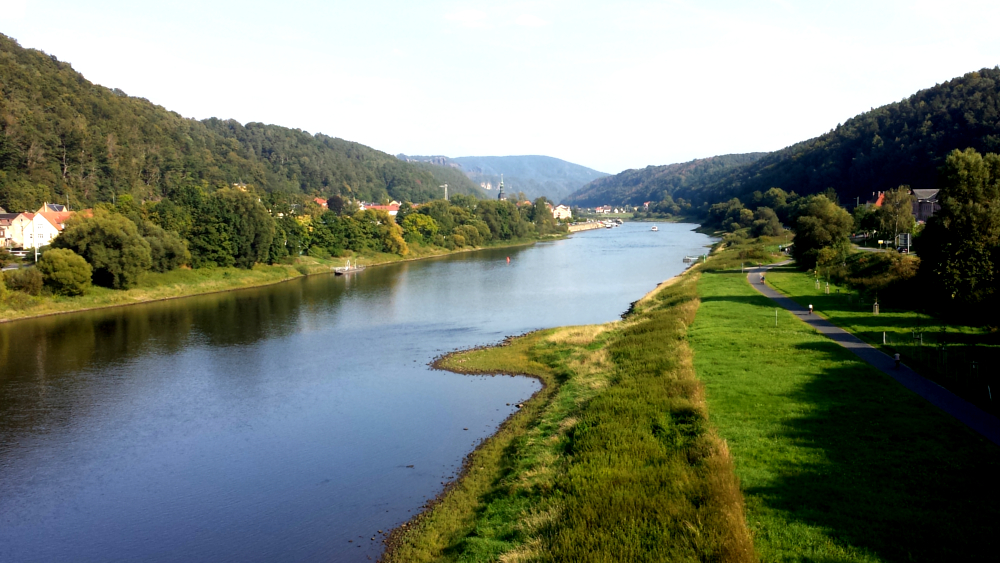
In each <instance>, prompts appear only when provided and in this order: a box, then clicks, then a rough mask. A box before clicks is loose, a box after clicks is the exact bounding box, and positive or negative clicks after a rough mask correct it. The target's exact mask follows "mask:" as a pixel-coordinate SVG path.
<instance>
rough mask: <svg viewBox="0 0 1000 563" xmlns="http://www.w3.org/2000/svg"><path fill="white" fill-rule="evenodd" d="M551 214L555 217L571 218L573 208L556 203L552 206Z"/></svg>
mask: <svg viewBox="0 0 1000 563" xmlns="http://www.w3.org/2000/svg"><path fill="white" fill-rule="evenodd" d="M552 216H553V217H555V218H556V219H572V218H573V210H572V209H570V208H569V207H568V206H565V205H557V206H556V207H553V208H552Z"/></svg>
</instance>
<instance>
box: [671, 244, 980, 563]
mask: <svg viewBox="0 0 1000 563" xmlns="http://www.w3.org/2000/svg"><path fill="white" fill-rule="evenodd" d="M730 262H732V260H730ZM711 265H712V262H711V261H709V266H711ZM781 278H782V276H781V275H780V274H769V275H768V281H769V282H771V281H775V284H776V285H777V286H779V287H781V286H782V284H784V286H785V287H788V284H789V280H790V276H788V275H786V276H784V279H783V280H782V279H781ZM698 291H699V297H700V299H701V307H700V309H699V310H698V314H697V317H696V318H695V321H694V323H693V324H692V325H691V327H690V330H689V340H690V343H691V346H692V347H693V349H694V366H695V369H696V371H697V374H698V378H699V379H700V380H701V381H702V382H703V383H704V385H705V388H706V393H707V403H708V409H709V413H710V416H709V420H710V422H711V423H712V425H713V426H715V427H716V428H717V429H718V432H719V434H720V436H721V437H722V438H724V439H725V440H726V441H727V442H728V445H729V450H730V452H731V453H732V456H733V459H734V461H735V465H736V473H737V476H738V477H739V479H740V481H741V485H742V490H743V493H744V498H745V502H746V518H747V523H748V525H749V527H750V529H751V531H752V534H753V541H754V545H755V548H756V551H757V554H758V556H759V557H760V559H761V560H762V561H831V562H832V561H987V560H994V559H995V558H996V553H997V549H998V547H1000V542H998V540H997V534H996V524H997V523H998V522H1000V492H998V490H997V487H996V476H997V475H998V474H1000V448H997V447H996V446H995V445H993V444H991V443H988V442H986V441H985V440H983V439H982V438H980V437H979V436H978V435H976V434H973V433H972V432H971V431H969V430H967V429H966V428H965V427H963V426H961V425H960V424H958V423H957V422H955V421H953V420H952V419H950V418H949V417H947V416H946V415H944V414H942V413H941V412H940V411H937V410H936V409H935V408H933V407H931V406H929V405H928V404H927V403H926V402H924V401H923V400H921V399H919V398H918V397H916V396H915V395H913V394H912V393H910V392H908V391H906V390H905V389H904V388H903V387H901V386H900V385H898V384H897V383H895V382H894V381H893V380H892V379H891V378H889V377H888V376H885V375H884V374H882V373H880V372H878V371H876V370H874V369H873V368H870V367H869V366H867V365H866V364H862V363H861V362H860V361H859V360H857V359H856V357H855V356H854V355H853V354H851V353H850V352H848V351H846V350H844V349H843V348H841V347H839V346H838V345H836V344H834V343H833V342H832V341H830V340H828V339H826V338H824V337H822V336H820V335H818V334H817V333H816V332H814V331H813V330H812V329H810V328H809V327H807V326H806V325H805V324H804V323H801V322H800V321H798V320H797V319H795V318H794V317H792V316H791V315H790V314H789V313H786V312H785V311H780V312H779V314H778V326H777V327H776V326H775V307H774V304H773V303H772V302H771V301H770V300H768V299H766V298H765V297H763V296H761V295H759V294H758V293H757V292H756V291H754V290H753V289H752V288H751V287H750V286H749V285H748V284H747V283H746V279H745V276H744V275H743V274H741V273H740V272H739V269H738V266H737V267H736V269H735V270H729V271H725V270H721V271H715V272H712V271H707V272H706V273H704V274H703V275H702V277H701V281H700V282H699V285H698ZM814 305H817V306H818V307H819V308H820V309H821V310H822V307H823V305H822V304H818V302H814ZM879 330H880V329H879Z"/></svg>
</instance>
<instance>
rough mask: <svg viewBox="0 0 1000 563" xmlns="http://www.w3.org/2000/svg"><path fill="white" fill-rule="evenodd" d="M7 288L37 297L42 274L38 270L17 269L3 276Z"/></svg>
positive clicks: (40, 289)
mask: <svg viewBox="0 0 1000 563" xmlns="http://www.w3.org/2000/svg"><path fill="white" fill-rule="evenodd" d="M3 277H4V282H5V283H6V284H7V287H8V288H10V289H13V290H15V291H21V292H24V293H27V294H28V295H38V294H39V293H41V291H42V273H41V272H39V271H38V268H31V267H29V268H18V269H16V270H8V271H6V272H4V274H3Z"/></svg>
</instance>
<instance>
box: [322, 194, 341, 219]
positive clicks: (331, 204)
mask: <svg viewBox="0 0 1000 563" xmlns="http://www.w3.org/2000/svg"><path fill="white" fill-rule="evenodd" d="M345 205H346V202H345V201H344V198H342V197H340V196H339V195H334V196H332V197H330V199H328V200H326V207H327V209H329V210H330V211H333V212H334V213H336V214H337V215H340V214H341V213H343V212H344V206H345Z"/></svg>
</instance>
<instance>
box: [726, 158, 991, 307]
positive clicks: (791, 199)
mask: <svg viewBox="0 0 1000 563" xmlns="http://www.w3.org/2000/svg"><path fill="white" fill-rule="evenodd" d="M938 175H939V180H938V182H939V183H938V185H940V186H941V189H940V192H939V193H938V202H939V204H940V210H938V211H937V212H936V213H935V214H934V215H933V216H932V217H930V218H929V219H928V220H927V222H926V225H918V224H916V221H915V219H914V217H913V214H912V206H913V203H914V202H915V198H914V196H912V195H911V190H910V187H909V186H905V185H904V186H898V187H897V188H895V189H892V190H888V191H886V192H884V194H883V199H882V203H881V205H880V206H878V207H876V206H874V205H871V204H866V205H861V206H854V209H853V213H849V212H848V211H847V209H845V208H844V207H842V206H841V205H840V204H839V201H838V196H837V193H836V192H835V191H834V190H827V191H825V192H824V193H821V194H814V195H809V196H799V195H797V194H795V193H794V192H791V193H788V192H785V191H784V190H782V189H780V188H771V189H769V190H767V191H766V192H763V193H761V192H755V193H754V194H753V195H752V196H751V198H750V201H749V202H747V204H744V203H743V202H741V201H740V200H739V198H730V199H729V200H727V201H724V202H720V203H716V204H713V205H711V206H710V207H709V212H708V219H707V224H709V225H712V226H715V227H717V228H721V229H725V230H727V231H729V232H730V233H731V235H730V236H731V237H736V238H740V237H746V236H761V235H766V236H776V235H779V234H780V233H781V232H782V224H784V225H788V226H789V227H790V228H791V229H792V230H793V231H794V233H795V238H794V243H793V244H792V245H791V254H792V256H793V257H794V258H795V259H796V262H797V264H798V265H799V266H800V267H802V268H807V269H816V271H817V273H822V275H824V276H830V277H831V278H833V279H835V280H837V281H840V282H844V283H847V284H848V285H851V286H853V287H855V288H857V289H859V290H862V291H865V292H868V293H870V294H871V295H872V296H877V298H878V299H879V300H880V301H882V302H884V303H888V304H892V305H895V306H900V307H905V308H921V309H929V310H930V311H931V312H934V313H936V314H940V315H944V316H947V317H951V318H957V319H960V320H963V321H965V322H971V323H975V324H987V325H993V326H995V325H996V318H995V316H994V315H993V311H996V310H998V309H1000V292H998V287H997V286H998V282H1000V279H998V271H1000V155H998V154H996V153H986V154H985V155H983V154H981V153H979V151H977V150H976V149H974V148H967V149H965V150H958V149H955V150H953V151H951V152H950V153H949V154H948V155H947V156H946V158H945V159H944V163H943V165H942V166H941V169H940V170H939V171H938ZM862 233H868V234H876V233H877V235H876V236H877V237H878V238H880V239H883V240H885V241H886V244H887V245H888V246H889V250H888V251H887V252H881V253H868V252H861V253H859V252H856V251H854V250H853V248H852V245H851V242H850V237H851V235H852V234H862ZM903 233H909V234H912V235H913V250H914V251H915V252H916V255H917V256H910V255H906V254H903V253H900V252H897V251H896V250H895V249H893V246H894V245H895V243H894V242H893V241H895V240H896V236H897V235H899V234H903Z"/></svg>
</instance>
